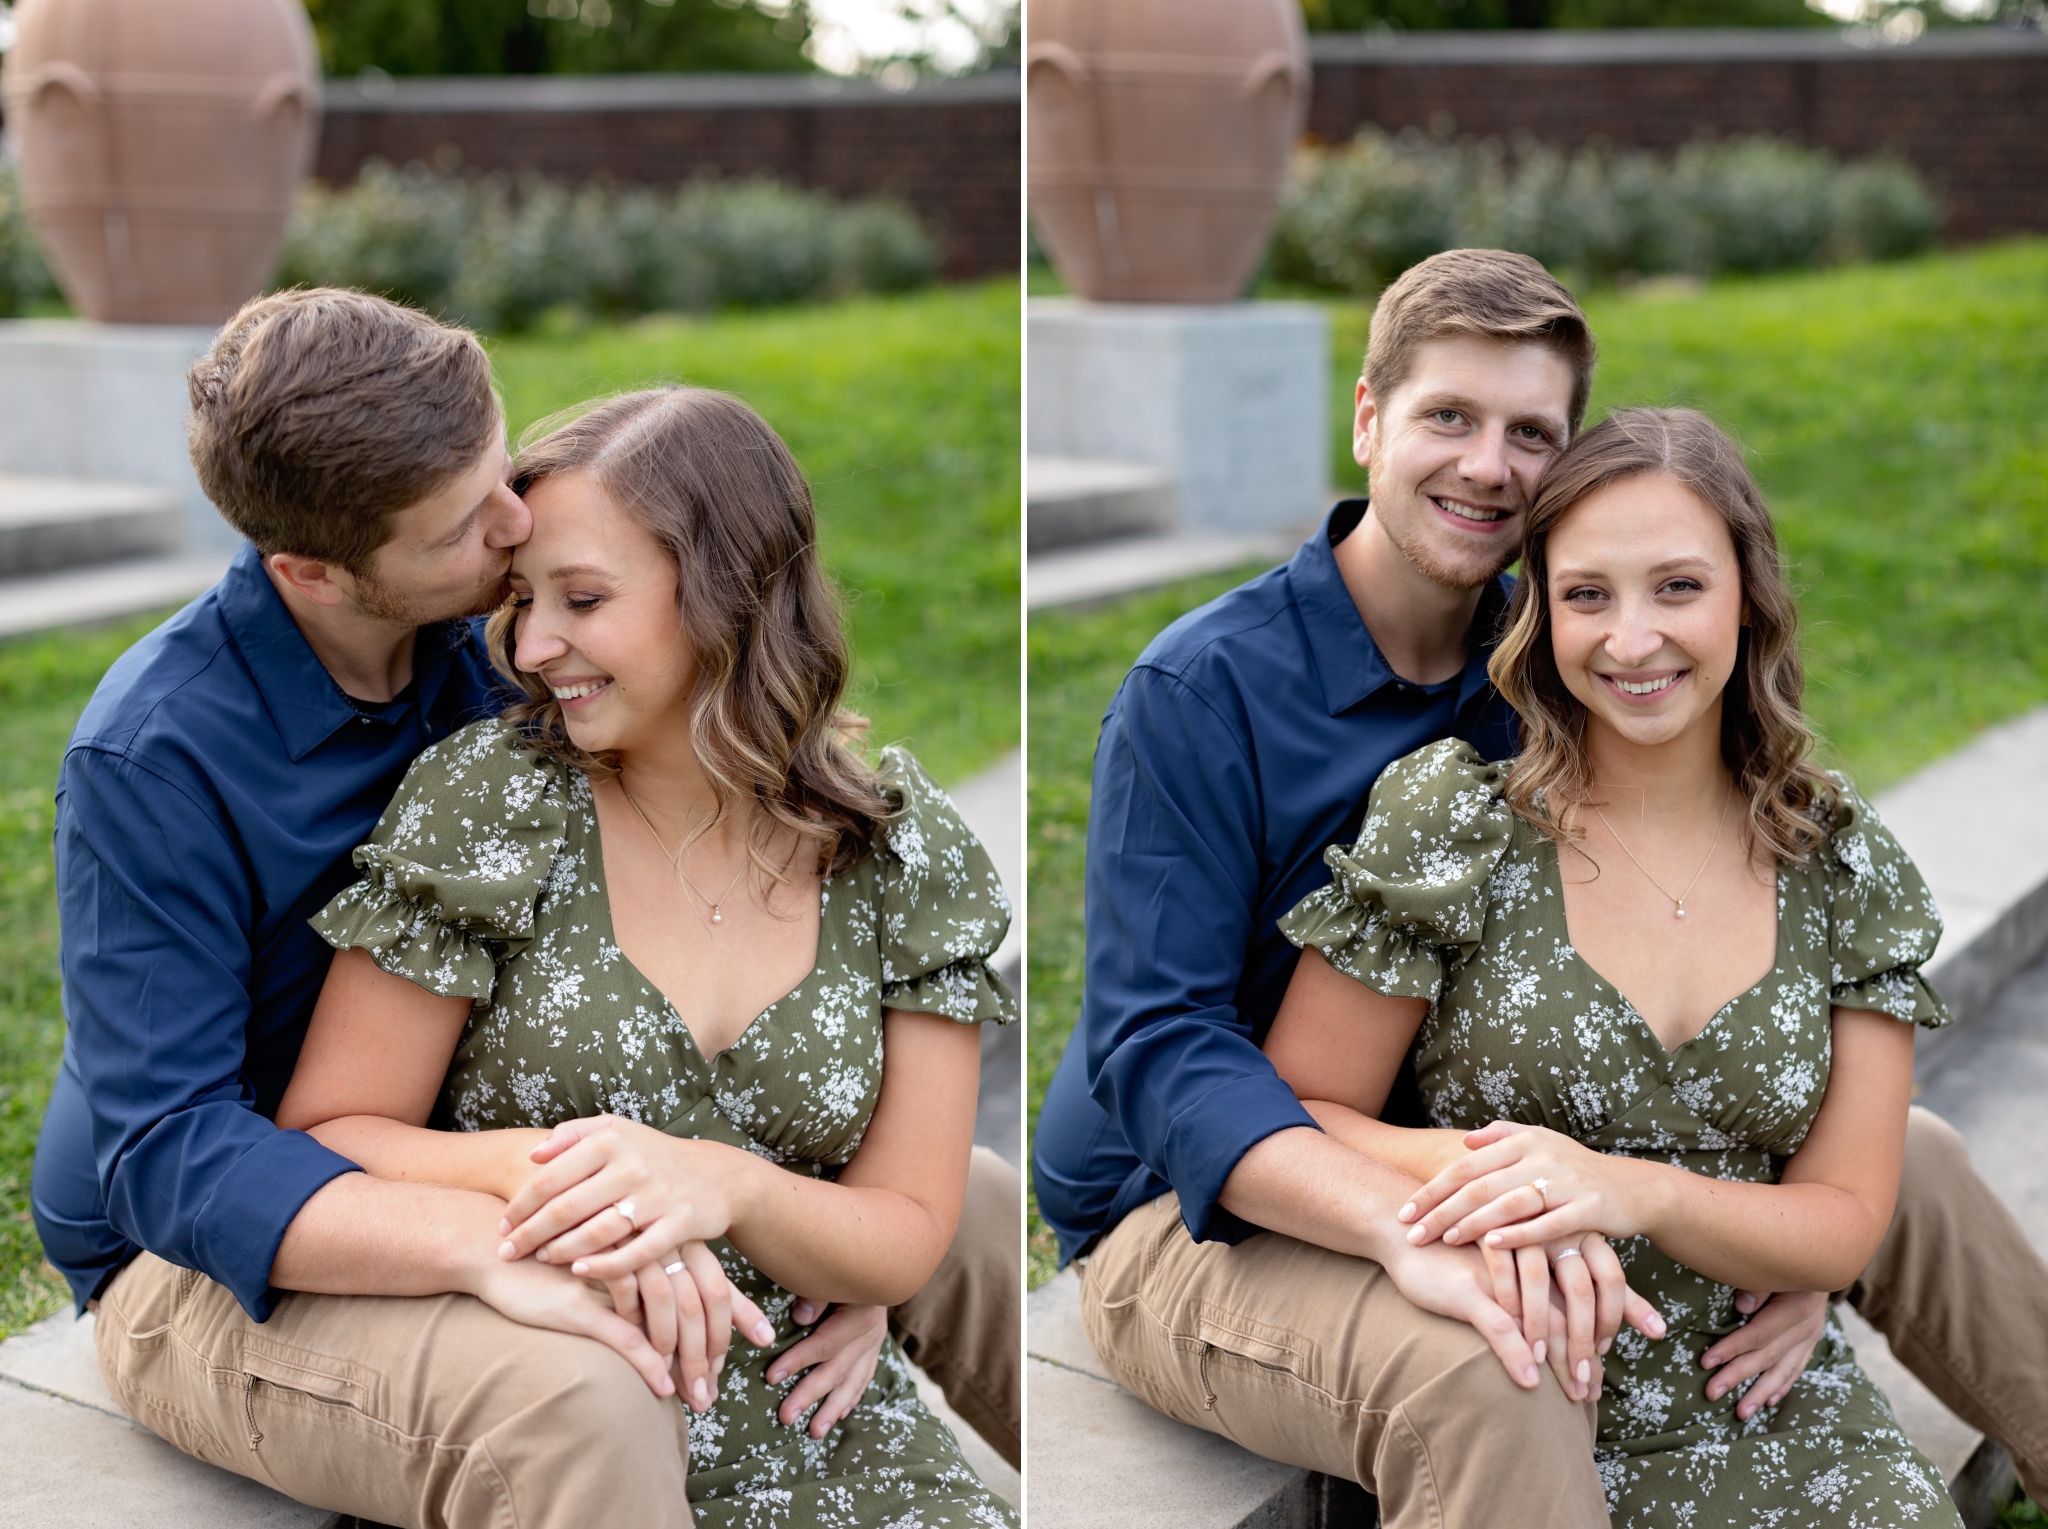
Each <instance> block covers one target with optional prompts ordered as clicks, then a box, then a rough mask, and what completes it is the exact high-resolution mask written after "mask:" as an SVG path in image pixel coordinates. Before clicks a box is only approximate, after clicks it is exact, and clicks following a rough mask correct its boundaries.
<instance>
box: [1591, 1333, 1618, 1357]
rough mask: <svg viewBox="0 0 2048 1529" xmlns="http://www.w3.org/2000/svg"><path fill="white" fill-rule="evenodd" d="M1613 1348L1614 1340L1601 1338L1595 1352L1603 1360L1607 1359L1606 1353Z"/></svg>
mask: <svg viewBox="0 0 2048 1529" xmlns="http://www.w3.org/2000/svg"><path fill="white" fill-rule="evenodd" d="M1613 1347H1614V1340H1613V1339H1612V1338H1602V1339H1601V1340H1600V1347H1599V1348H1598V1349H1597V1350H1596V1351H1595V1352H1597V1353H1598V1354H1599V1355H1600V1357H1601V1358H1602V1359H1605V1358H1606V1357H1607V1351H1608V1350H1609V1349H1611V1348H1613Z"/></svg>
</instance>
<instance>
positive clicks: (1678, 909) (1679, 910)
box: [1671, 903, 1685, 918]
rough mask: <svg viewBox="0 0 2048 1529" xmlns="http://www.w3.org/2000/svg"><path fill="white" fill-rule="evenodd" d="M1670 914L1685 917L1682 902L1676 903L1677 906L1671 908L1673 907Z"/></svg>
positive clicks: (1675, 916) (1674, 916)
mask: <svg viewBox="0 0 2048 1529" xmlns="http://www.w3.org/2000/svg"><path fill="white" fill-rule="evenodd" d="M1671 916H1672V917H1673V918H1684V917H1685V904H1684V903H1680V904H1678V906H1677V907H1675V908H1673V909H1672V910H1671Z"/></svg>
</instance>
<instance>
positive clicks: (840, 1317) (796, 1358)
mask: <svg viewBox="0 0 2048 1529" xmlns="http://www.w3.org/2000/svg"><path fill="white" fill-rule="evenodd" d="M824 1310H825V1308H824V1307H822V1306H820V1305H819V1304H818V1303H817V1302H816V1301H807V1300H804V1299H803V1298H802V1297H798V1299H797V1303H796V1306H795V1307H794V1308H793V1309H792V1311H791V1312H790V1316H791V1318H792V1319H793V1320H794V1321H795V1322H796V1323H797V1324H798V1325H799V1326H808V1325H809V1324H811V1323H812V1322H818V1317H819V1314H820V1313H821V1312H823V1311H824ZM888 1336H889V1310H888V1308H887V1307H886V1306H834V1307H833V1308H832V1309H831V1313H830V1314H829V1315H827V1316H826V1317H825V1320H824V1321H822V1322H818V1326H817V1328H816V1329H815V1330H814V1331H813V1332H810V1333H808V1334H806V1335H805V1337H804V1338H803V1340H802V1341H801V1342H798V1343H794V1344H791V1345H790V1347H789V1348H788V1349H787V1350H786V1351H784V1352H783V1353H781V1354H779V1355H777V1356H776V1359H775V1363H773V1364H771V1365H770V1366H769V1367H768V1381H769V1384H771V1385H777V1386H779V1385H781V1384H783V1383H784V1382H785V1381H787V1380H788V1379H789V1378H790V1377H791V1376H792V1375H795V1374H797V1373H798V1372H800V1371H802V1370H804V1369H806V1367H808V1369H809V1372H810V1373H808V1374H806V1375H805V1376H804V1378H803V1379H802V1380H801V1381H799V1382H798V1383H797V1384H796V1385H795V1386H794V1387H792V1388H791V1390H790V1393H789V1395H787V1396H785V1397H784V1398H783V1399H782V1405H781V1406H780V1407H778V1408H777V1409H776V1412H775V1416H776V1417H777V1419H779V1420H780V1421H781V1422H782V1423H784V1424H786V1425H788V1426H790V1427H794V1426H795V1425H796V1423H797V1420H798V1419H799V1418H801V1417H802V1416H803V1415H804V1409H805V1408H807V1407H809V1406H810V1405H811V1403H812V1402H817V1403H818V1410H817V1412H815V1413H814V1414H813V1415H812V1417H811V1428H810V1433H811V1437H812V1438H814V1439H822V1438H824V1437H825V1435H826V1434H828V1433H830V1432H831V1431H832V1428H833V1425H834V1424H836V1423H837V1422H838V1421H839V1420H840V1419H841V1418H843V1417H845V1416H846V1415H847V1414H848V1413H849V1412H851V1411H853V1409H854V1408H855V1407H856V1406H858V1405H859V1404H860V1399H861V1397H862V1396H864V1395H865V1394H866V1393H867V1389H868V1382H869V1381H871V1380H873V1379H874V1378H875V1364H876V1362H877V1361H878V1360H879V1359H880V1358H881V1357H882V1341H883V1340H884V1339H885V1338H887V1337H888Z"/></svg>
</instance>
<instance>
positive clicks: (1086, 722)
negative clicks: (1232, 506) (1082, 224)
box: [1027, 240, 2048, 1283]
mask: <svg viewBox="0 0 2048 1529" xmlns="http://www.w3.org/2000/svg"><path fill="white" fill-rule="evenodd" d="M1329 311H1330V316H1331V320H1332V326H1333V331H1334V333H1333V342H1334V343H1333V347H1332V349H1333V356H1332V375H1331V379H1330V385H1331V395H1330V396H1331V397H1332V399H1333V400H1336V399H1343V400H1348V399H1349V398H1350V396H1351V384H1352V380H1353V379H1354V378H1355V377H1356V376H1357V373H1358V361H1359V357H1360V356H1361V354H1362V353H1363V351H1364V348H1365V338H1366V325H1367V318H1368V315H1369V311H1370V310H1369V308H1368V307H1366V306H1365V305H1361V304H1356V303H1333V304H1331V305H1330V307H1329ZM1586 311H1587V314H1588V316H1589V317H1590V318H1591V320H1592V322H1593V326H1594V330H1595V332H1596V333H1597V334H1598V336H1599V339H1600V346H1601V362H1600V370H1599V375H1598V385H1597V387H1596V388H1595V390H1594V400H1593V409H1592V414H1591V417H1592V418H1593V419H1598V418H1599V417H1600V415H1601V414H1602V413H1603V412H1605V411H1606V410H1607V409H1610V408H1613V407H1615V406H1617V405H1621V404H1637V403H1649V404H1689V405H1692V406H1694V407H1697V408H1701V409H1704V410H1706V411H1707V412H1708V413H1709V414H1711V415H1713V416H1714V417H1715V418H1716V419H1718V420H1720V421H1721V423H1722V424H1724V425H1726V426H1727V427H1729V428H1730V429H1732V430H1733V431H1734V432H1735V433H1736V435H1737V436H1738V437H1739V438H1740V439H1741V441H1742V442H1743V444H1744V446H1745V447H1747V448H1748V449H1749V451H1750V453H1751V459H1752V462H1753V464H1754V466H1755V468H1756V471H1757V474H1758V477H1759V479H1760V481H1761V482H1762V484H1763V488H1764V491H1765V493H1766V495H1767V496H1768V498H1769V500H1770V503H1771V505H1772V507H1773V509H1774V510H1775V511H1776V513H1777V517H1778V525H1779V528H1780V531H1781V533H1782V536H1783V539H1784V543H1785V548H1786V552H1787V555H1788V557H1789V559H1790V561H1791V563H1792V566H1793V574H1794V578H1795V581H1796V582H1797V584H1798V586H1799V587H1800V590H1801V605H1802V609H1803V611H1804V614H1805V618H1806V631H1805V642H1806V653H1807V658H1808V685H1809V689H1808V695H1807V703H1808V708H1809V710H1810V711H1811V713H1812V715H1813V717H1814V720H1815V721H1816V722H1817V723H1818V725H1819V727H1820V729H1821V731H1822V732H1823V734H1824V735H1825V738H1826V740H1827V745H1828V749H1829V753H1830V755H1831V757H1832V758H1834V759H1835V760H1837V761H1839V762H1840V763H1841V764H1843V765H1845V766H1846V767H1847V768H1848V769H1849V770H1850V771H1851V772H1852V773H1853V774H1854V775H1855V776H1856V777H1857V779H1858V781H1859V782H1860V783H1861V784H1862V785H1863V786H1865V787H1866V788H1868V789H1873V790H1877V789H1882V788H1883V787H1884V786H1886V785H1889V784H1891V783H1892V782H1894V781H1896V780H1898V779H1899V778H1900V777H1901V776H1903V775H1906V774H1908V773H1910V772H1911V771H1912V770H1914V769H1916V768H1917V767H1919V766H1921V765H1923V764H1926V763H1928V762H1929V761H1930V760H1933V759H1935V758H1937V757H1938V756H1940V755H1941V754H1944V753H1946V752H1948V751H1949V750H1951V749H1953V748H1955V747H1956V746H1957V745H1959V744H1961V743H1964V742H1966V741H1968V740H1969V739H1970V738H1971V737H1972V736H1973V735H1974V734H1976V733H1977V732H1978V731H1980V730H1981V729H1983V728H1984V727H1985V726H1987V725H1989V724H1990V723H1993V722H1996V721H1999V720H2001V719H2002V718H2006V717H2010V716H2012V715H2014V714H2016V713H2018V712H2021V711H2025V710H2027V709H2029V708H2031V707H2034V706H2039V705H2042V704H2043V703H2048V242H2043V241H2040V240H2024V241H2018V242H2014V243H2009V244H2002V245H1997V246H1992V247H1988V248H1985V249H1981V250H1976V251H1971V252H1968V253H1963V254H1951V255H1940V256H1931V257H1928V258H1926V259H1922V260H1916V261H1911V262H1907V263H1902V264H1898V265H1890V266H1878V267H1861V268H1848V269H1840V270H1834V271H1828V272H1821V273H1809V274H1799V275H1791V276H1777V277H1769V278H1762V279H1757V280H1750V281H1730V282H1725V283H1719V284H1715V285H1712V286H1709V287H1707V288H1705V289H1703V290H1699V291H1694V292H1685V291H1677V290H1672V289H1670V288H1668V287H1666V288H1661V289H1645V290H1642V291H1639V292H1636V293H1633V294H1631V293H1625V292H1619V291H1607V292H1599V293H1595V294H1594V295H1592V296H1591V297H1590V298H1589V299H1588V300H1587V302H1586ZM1333 415H1334V416H1335V417H1333V419H1332V422H1331V461H1332V475H1333V476H1332V481H1333V482H1335V483H1338V484H1340V485H1344V486H1353V487H1361V488H1362V486H1363V483H1364V477H1363V474H1362V473H1361V472H1360V471H1359V469H1358V467H1357V466H1356V464H1354V463H1353V462H1352V461H1351V456H1350V444H1349V436H1350V424H1349V410H1348V408H1337V409H1334V410H1333ZM1232 582H1234V580H1232V579H1229V578H1218V579H1208V580H1201V581H1197V582H1195V583H1192V584H1188V585H1185V586H1182V587H1181V588H1179V589H1176V590H1170V591H1166V592H1163V593H1160V594H1155V595H1147V596H1143V597H1141V598H1138V599H1134V600H1130V601H1126V602H1123V603H1121V604H1119V605H1116V606H1113V607H1110V608H1107V609H1102V610H1096V611H1091V612H1087V613H1083V614H1061V613H1041V614H1039V615H1036V616H1034V617H1032V619H1031V623H1030V631H1029V635H1028V639H1027V641H1028V647H1029V653H1030V673H1031V693H1030V733H1031V751H1030V783H1029V790H1030V819H1031V837H1030V842H1029V853H1030V879H1031V897H1030V945H1029V952H1030V954H1029V960H1030V985H1029V990H1030V1002H1031V1013H1030V1024H1031V1028H1030V1069H1031V1070H1030V1078H1029V1093H1028V1095H1027V1101H1028V1105H1029V1111H1030V1118H1031V1121H1032V1123H1033V1124H1034V1125H1035V1122H1036V1119H1037V1109H1038V1102H1039V1100H1040V1099H1041V1098H1042V1097H1043V1094H1044V1089H1045V1084H1046V1081H1047V1080H1048V1079H1049V1078H1050V1077H1051V1075H1052V1068H1053V1066H1054V1064H1055V1063H1056V1062H1057V1061H1058V1059H1059V1055H1060V1052H1061V1050H1062V1048H1063V1047H1064V1046H1065V1044H1066V1038H1067V1034H1068V1032H1069V1030H1070V1029H1071V1028H1072V1024H1073V1017H1074V1013H1075V1010H1076V1007H1077V1006H1078V1003H1079V1001H1080V992H1081V965H1080V962H1081V858H1082V855H1081V851H1082V839H1083V836H1084V835H1085V833H1086V831H1087V814H1088V770H1089V764H1090V760H1091V758H1092V755H1093V750H1094V745H1095V730H1096V725H1097V723H1098V721H1099V720H1100V718H1101V714H1102V710H1103V707H1104V706H1105V705H1107V703H1108V701H1109V698H1110V696H1111V695H1112V694H1113V693H1114V691H1115V689H1116V686H1117V682H1118V681H1119V680H1120V679H1121V678H1122V676H1123V674H1124V671H1125V670H1126V669H1127V668H1128V667H1129V665H1130V663H1131V661H1132V659H1134V658H1135V657H1136V656H1137V654H1138V652H1139V650H1140V649H1142V648H1143V647H1144V645H1145V643H1146V641H1147V640H1149V638H1150V637H1151V636H1152V635H1153V634H1154V633H1155V632H1157V631H1158V630H1159V628H1160V627H1162V626H1164V625H1165V624H1166V623H1167V622H1168V621H1170V620H1171V619H1172V618H1173V617H1174V616H1176V615H1178V614H1179V613H1180V612H1181V611H1183V610H1186V609H1189V608H1191V607H1192V606H1194V605H1196V604H1199V603H1201V602H1202V601H1203V600H1206V599H1208V598H1210V597H1212V596H1213V595H1214V594H1216V593H1219V592H1220V591H1221V590H1223V589H1225V588H1228V587H1229V586H1230V584H1231V583H1232ZM1031 1249H1032V1260H1033V1262H1032V1276H1033V1280H1034V1283H1035V1282H1037V1281H1038V1280H1042V1279H1043V1278H1045V1277H1047V1276H1048V1275H1049V1274H1050V1273H1051V1268H1052V1266H1051V1261H1050V1257H1049V1254H1050V1249H1051V1241H1050V1237H1049V1236H1048V1235H1047V1234H1046V1233H1045V1231H1044V1229H1043V1227H1042V1226H1041V1225H1040V1224H1039V1222H1038V1220H1037V1217H1036V1213H1035V1211H1034V1213H1033V1219H1032V1239H1031Z"/></svg>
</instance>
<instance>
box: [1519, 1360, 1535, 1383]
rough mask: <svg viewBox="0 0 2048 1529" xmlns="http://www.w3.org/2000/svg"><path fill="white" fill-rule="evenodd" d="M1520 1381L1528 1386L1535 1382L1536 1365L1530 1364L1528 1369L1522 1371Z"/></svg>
mask: <svg viewBox="0 0 2048 1529" xmlns="http://www.w3.org/2000/svg"><path fill="white" fill-rule="evenodd" d="M1522 1383H1523V1384H1524V1385H1529V1386H1533V1385H1535V1384H1536V1366H1534V1365H1533V1364H1532V1365H1530V1366H1529V1368H1528V1369H1526V1370H1524V1371H1522Z"/></svg>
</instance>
